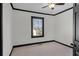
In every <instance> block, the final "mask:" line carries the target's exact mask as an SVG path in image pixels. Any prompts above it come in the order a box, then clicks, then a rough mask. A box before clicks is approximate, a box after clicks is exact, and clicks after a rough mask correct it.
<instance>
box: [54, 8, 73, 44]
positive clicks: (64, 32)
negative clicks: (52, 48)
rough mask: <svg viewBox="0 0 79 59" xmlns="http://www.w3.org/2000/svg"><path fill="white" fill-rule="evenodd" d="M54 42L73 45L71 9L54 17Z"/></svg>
mask: <svg viewBox="0 0 79 59" xmlns="http://www.w3.org/2000/svg"><path fill="white" fill-rule="evenodd" d="M55 20H56V21H55V25H56V27H55V29H56V31H55V32H56V33H55V35H56V38H55V39H56V40H57V41H59V42H62V43H64V44H67V45H70V43H73V9H71V10H69V11H66V12H64V13H61V14H59V15H57V16H55Z"/></svg>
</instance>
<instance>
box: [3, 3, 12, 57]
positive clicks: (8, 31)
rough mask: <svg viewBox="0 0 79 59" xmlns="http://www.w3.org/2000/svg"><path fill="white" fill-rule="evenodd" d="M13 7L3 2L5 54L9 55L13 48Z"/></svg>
mask: <svg viewBox="0 0 79 59" xmlns="http://www.w3.org/2000/svg"><path fill="white" fill-rule="evenodd" d="M11 14H12V8H11V6H10V4H3V55H4V56H8V55H9V54H10V52H11V49H12V41H11V39H12V28H11V27H12V18H11Z"/></svg>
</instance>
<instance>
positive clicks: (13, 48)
mask: <svg viewBox="0 0 79 59" xmlns="http://www.w3.org/2000/svg"><path fill="white" fill-rule="evenodd" d="M13 49H14V47H12V50H11V52H10V54H9V56H11V54H12V52H13Z"/></svg>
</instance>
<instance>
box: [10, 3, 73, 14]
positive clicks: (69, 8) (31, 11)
mask: <svg viewBox="0 0 79 59" xmlns="http://www.w3.org/2000/svg"><path fill="white" fill-rule="evenodd" d="M10 5H11V7H12V9H13V10H18V11H24V12H30V13H37V14H43V15H49V16H56V15H58V14H61V13H63V12H66V11H68V10H71V9H73V7H70V8H68V9H65V10H63V11H61V12H58V13H56V14H48V13H42V12H36V11H30V10H23V9H19V8H15V7H14V6H13V4H12V3H10Z"/></svg>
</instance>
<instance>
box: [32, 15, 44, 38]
mask: <svg viewBox="0 0 79 59" xmlns="http://www.w3.org/2000/svg"><path fill="white" fill-rule="evenodd" d="M33 18H36V19H41V20H42V35H41V36H33ZM39 37H44V17H36V16H31V38H39Z"/></svg>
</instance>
